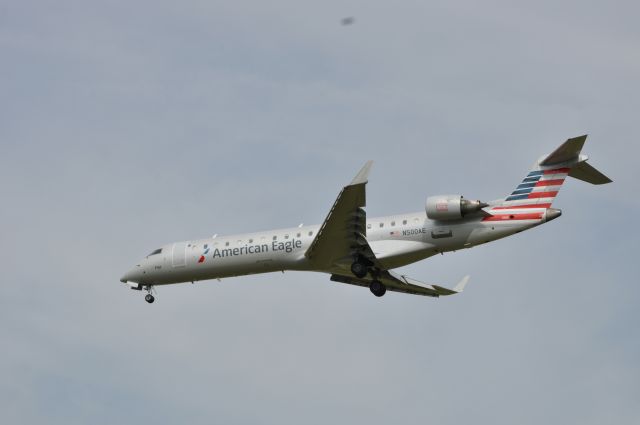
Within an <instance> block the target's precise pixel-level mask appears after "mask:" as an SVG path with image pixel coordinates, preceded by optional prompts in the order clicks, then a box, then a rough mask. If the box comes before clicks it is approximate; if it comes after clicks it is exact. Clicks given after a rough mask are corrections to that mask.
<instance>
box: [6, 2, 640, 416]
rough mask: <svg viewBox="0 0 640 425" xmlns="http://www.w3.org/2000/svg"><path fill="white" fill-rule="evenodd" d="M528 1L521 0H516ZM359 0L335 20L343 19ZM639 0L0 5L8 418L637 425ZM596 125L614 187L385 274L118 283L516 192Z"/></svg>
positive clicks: (593, 141)
mask: <svg viewBox="0 0 640 425" xmlns="http://www.w3.org/2000/svg"><path fill="white" fill-rule="evenodd" d="M518 3H520V4H518ZM348 16H353V17H355V21H354V22H353V24H352V25H342V24H341V19H343V18H344V17H348ZM638 16H640V7H639V6H638V5H637V2H632V1H620V2H616V1H613V2H612V1H609V2H593V1H564V2H558V1H546V0H543V1H537V2H531V1H528V2H513V1H483V2H477V1H457V2H451V1H438V2H426V1H419V0H414V1H393V2H391V1H389V2H372V1H364V0H363V1H354V0H346V1H345V0H341V1H334V0H329V1H327V0H325V1H315V2H308V1H299V0H298V1H294V0H273V1H224V2H221V1H204V0H202V1H196V0H187V1H180V2H171V1H157V0H156V1H133V2H132V1H105V2H88V1H79V0H78V1H65V0H63V1H54V2H50V1H31V0H26V1H17V0H4V1H1V2H0V58H1V59H0V72H1V74H0V75H1V78H0V96H1V97H0V98H1V101H0V195H1V199H2V208H1V209H0V231H1V232H0V235H1V236H0V256H1V257H2V259H3V260H2V261H1V262H0V264H2V266H3V269H4V270H3V277H2V285H0V323H1V324H0V341H2V350H1V351H0V422H2V423H20V424H42V423H51V424H65V425H69V424H87V423H91V424H114V423H137V424H139V423H153V424H174V423H192V424H212V423H220V424H277V425H285V424H302V423H307V424H353V423H367V424H390V423H403V424H425V423H438V424H444V425H446V424H461V423H487V424H514V423H517V424H524V425H526V424H535V425H539V424H541V423H579V424H598V425H600V424H603V423H616V424H637V423H639V422H640V403H639V400H640V384H639V382H640V366H639V364H638V359H639V358H640V331H639V325H640V313H638V301H639V298H640V288H639V285H638V271H639V270H638V260H637V258H638V248H637V244H638V236H639V235H638V230H637V227H636V226H634V225H633V224H632V223H633V222H632V220H633V219H634V217H637V215H638V213H639V212H640V201H639V197H638V186H637V182H638V178H639V177H640V175H639V172H638V155H639V154H640V149H638V144H637V138H638V136H637V134H638V125H637V123H638V110H640V83H639V80H638V76H639V75H640V29H639V27H638V22H637V21H638ZM585 133H588V134H589V138H588V140H587V144H586V146H585V151H584V152H585V153H587V154H588V155H590V157H591V164H593V165H595V166H596V167H597V168H598V169H600V170H602V171H603V172H604V173H605V174H607V175H609V176H610V177H611V178H612V179H613V180H614V183H613V184H611V185H607V186H592V185H588V184H586V183H583V182H580V181H577V180H570V181H568V182H567V183H566V184H565V185H564V187H563V190H562V192H561V193H560V195H559V197H558V198H557V201H556V203H555V204H554V206H555V207H557V208H561V209H562V210H563V215H562V217H561V218H560V219H558V220H555V221H553V222H552V223H549V224H546V225H544V226H541V227H539V228H536V229H533V230H531V231H528V232H525V233H523V234H519V235H517V236H514V237H512V238H509V239H505V240H501V241H498V242H495V243H492V244H489V245H484V246H482V247H478V248H474V249H472V250H466V251H464V252H458V253H451V254H446V255H444V256H438V257H433V258H431V259H429V260H426V261H423V262H420V263H417V264H414V265H412V266H410V267H406V268H404V269H402V272H404V273H407V274H409V275H411V276H412V277H415V278H417V279H420V280H423V281H427V282H433V283H439V284H444V285H451V284H454V283H455V282H457V281H458V280H459V279H460V278H461V277H462V276H463V275H465V274H470V275H471V282H470V284H469V286H468V287H467V290H466V291H465V293H464V294H462V295H459V296H455V297H448V298H442V299H439V300H434V299H429V298H423V297H415V296H408V295H404V294H396V293H389V294H387V296H385V297H383V298H381V299H378V298H376V297H374V296H372V295H371V294H370V293H369V291H368V290H366V289H364V288H359V287H351V286H348V285H340V284H337V283H333V282H330V281H329V279H328V276H326V275H321V274H311V273H285V274H269V275H261V276H251V277H241V278H234V279H227V280H223V281H222V282H221V283H220V282H217V281H212V282H201V283H197V284H195V285H173V286H168V287H160V288H158V295H157V300H156V303H155V304H153V305H147V304H146V303H145V302H144V300H143V294H141V293H139V292H134V291H131V290H128V289H127V288H126V286H125V285H123V284H121V283H120V282H119V281H118V280H119V278H120V276H121V275H122V274H123V273H124V272H125V271H127V270H128V269H129V268H130V267H131V266H132V265H133V264H135V263H136V262H137V261H138V260H139V259H140V258H141V257H143V256H144V255H146V254H147V253H148V252H150V251H151V250H153V249H155V248H157V247H159V246H160V245H161V244H164V243H168V242H172V241H176V240H185V239H195V238H200V237H207V236H211V235H213V234H214V233H218V234H230V233H237V232H245V231H260V230H266V229H270V228H279V227H287V226H295V225H298V224H299V223H300V222H304V223H305V224H312V223H320V222H321V221H322V220H323V219H324V217H325V215H326V213H327V212H328V210H329V208H330V206H331V205H332V203H333V201H334V199H335V196H336V195H337V194H338V192H339V190H340V188H341V187H342V185H344V184H345V183H347V182H349V181H350V179H351V178H352V177H353V176H354V175H355V173H356V172H357V171H358V169H359V168H360V167H361V166H362V164H363V163H364V162H365V161H366V160H368V159H373V160H374V161H375V164H374V168H373V171H372V174H371V176H370V179H369V185H368V206H367V213H368V215H369V216H370V217H373V216H377V215H385V214H393V213H402V212H409V211H419V210H421V209H422V208H423V207H424V201H425V198H426V197H427V196H429V195H435V194H440V193H460V194H462V195H464V196H465V197H468V198H474V199H475V198H479V199H483V200H487V199H495V198H498V197H501V196H504V195H506V194H507V193H509V192H510V191H511V190H512V189H513V187H515V186H516V185H517V184H518V183H519V182H520V181H521V179H522V177H523V176H524V174H525V173H526V172H527V170H528V169H529V167H530V165H531V164H532V163H533V161H534V160H536V159H537V158H538V157H539V156H540V155H542V154H544V153H547V152H549V151H550V150H552V149H553V148H555V147H556V146H557V145H559V144H560V143H562V142H563V141H564V140H566V139H567V138H569V137H573V136H577V135H580V134H585Z"/></svg>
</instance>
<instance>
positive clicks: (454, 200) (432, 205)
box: [426, 195, 489, 220]
mask: <svg viewBox="0 0 640 425" xmlns="http://www.w3.org/2000/svg"><path fill="white" fill-rule="evenodd" d="M488 205H489V204H487V203H485V202H481V201H477V200H476V201H470V200H468V199H464V196H462V195H438V196H429V197H428V198H427V206H426V210H427V217H429V218H430V219H432V220H459V219H461V218H462V217H464V216H465V215H467V214H470V213H474V212H477V211H480V210H481V209H482V208H484V207H486V206H488Z"/></svg>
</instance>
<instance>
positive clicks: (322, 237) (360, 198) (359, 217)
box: [304, 161, 373, 270]
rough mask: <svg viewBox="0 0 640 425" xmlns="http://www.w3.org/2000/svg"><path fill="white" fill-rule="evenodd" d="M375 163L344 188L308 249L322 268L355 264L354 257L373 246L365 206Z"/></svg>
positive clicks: (311, 256)
mask: <svg viewBox="0 0 640 425" xmlns="http://www.w3.org/2000/svg"><path fill="white" fill-rule="evenodd" d="M371 165H373V161H367V163H366V164H364V166H363V167H362V169H361V170H360V172H359V173H358V174H357V175H356V176H355V178H354V179H353V181H351V183H349V184H348V185H347V186H345V187H344V188H343V189H342V191H341V192H340V194H339V195H338V199H336V201H335V203H334V204H333V207H332V208H331V210H330V211H329V214H328V215H327V218H326V219H325V220H324V223H322V226H321V227H320V230H318V233H317V234H316V237H315V239H314V240H313V242H312V243H311V245H310V246H309V249H307V252H305V254H304V255H305V257H307V258H308V259H309V260H310V261H311V262H312V263H313V264H314V265H315V266H316V267H318V268H319V269H324V270H327V269H331V268H333V267H334V266H335V265H338V264H346V263H348V264H351V262H352V261H353V256H354V255H357V254H358V253H360V252H362V251H363V249H366V248H365V247H368V246H369V245H368V244H367V239H366V237H367V226H366V222H367V215H366V213H365V211H364V209H363V207H364V206H365V205H366V193H365V185H366V184H367V177H368V175H369V170H370V169H371ZM369 251H371V249H370V248H369ZM371 255H373V253H371Z"/></svg>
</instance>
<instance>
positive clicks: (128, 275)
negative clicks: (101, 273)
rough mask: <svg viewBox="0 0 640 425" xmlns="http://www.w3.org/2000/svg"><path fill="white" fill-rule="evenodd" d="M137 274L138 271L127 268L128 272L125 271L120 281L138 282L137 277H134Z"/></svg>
mask: <svg viewBox="0 0 640 425" xmlns="http://www.w3.org/2000/svg"><path fill="white" fill-rule="evenodd" d="M137 274H138V273H137V272H136V270H135V269H132V270H129V271H128V272H126V273H125V274H124V276H122V277H121V278H120V282H122V283H127V282H136V283H138V282H137V279H136V277H137Z"/></svg>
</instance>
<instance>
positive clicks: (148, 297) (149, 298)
mask: <svg viewBox="0 0 640 425" xmlns="http://www.w3.org/2000/svg"><path fill="white" fill-rule="evenodd" d="M144 289H145V291H147V295H145V296H144V300H145V301H146V302H148V303H149V304H151V303H153V302H154V301H155V300H156V298H155V297H154V296H153V295H152V294H151V291H153V286H151V285H149V286H145V287H144Z"/></svg>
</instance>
